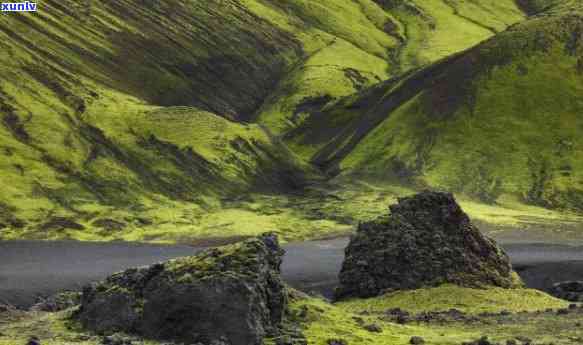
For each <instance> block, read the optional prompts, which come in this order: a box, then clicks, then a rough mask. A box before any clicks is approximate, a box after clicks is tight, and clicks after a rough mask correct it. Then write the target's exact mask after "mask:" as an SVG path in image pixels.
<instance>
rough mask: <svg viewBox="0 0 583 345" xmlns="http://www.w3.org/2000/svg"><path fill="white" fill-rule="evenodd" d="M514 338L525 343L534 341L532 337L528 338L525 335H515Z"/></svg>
mask: <svg viewBox="0 0 583 345" xmlns="http://www.w3.org/2000/svg"><path fill="white" fill-rule="evenodd" d="M514 339H516V340H518V341H520V342H521V343H523V344H531V343H532V339H530V338H527V337H523V336H518V337H514Z"/></svg>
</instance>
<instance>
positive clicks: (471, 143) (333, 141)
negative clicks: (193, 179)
mask: <svg viewBox="0 0 583 345" xmlns="http://www.w3.org/2000/svg"><path fill="white" fill-rule="evenodd" d="M581 32H583V7H582V6H581V5H580V4H579V3H578V2H575V1H573V2H570V1H566V2H564V3H562V4H561V5H559V6H556V7H553V8H552V9H550V10H548V11H546V12H544V13H542V14H539V15H537V16H534V17H532V18H531V19H529V20H527V21H526V22H524V23H522V24H519V25H515V26H513V27H512V28H510V29H509V30H507V31H505V32H503V33H501V34H499V35H497V36H495V37H494V38H492V39H490V40H488V41H487V42H485V43H483V44H480V45H479V46H477V47H475V48H472V49H470V50H468V51H467V52H464V53H461V54H457V55H454V56H452V57H449V58H446V59H444V60H442V61H439V62H437V63H435V64H433V65H431V66H428V67H426V68H423V69H421V70H419V71H418V72H414V73H409V74H406V75H404V76H403V77H401V78H398V79H394V80H389V81H387V82H384V83H382V84H379V85H378V86H376V87H373V88H370V89H368V90H366V91H364V92H362V93H361V94H360V95H357V96H353V97H349V98H346V99H344V100H342V101H340V102H338V103H337V104H336V105H335V106H333V107H329V108H327V109H324V110H323V111H321V112H317V116H314V120H313V121H312V122H310V123H306V125H305V126H303V127H302V128H299V129H298V130H296V131H294V132H292V133H290V134H288V138H287V140H288V142H289V143H290V144H291V145H292V147H293V148H294V149H296V150H297V152H300V153H302V154H303V155H305V156H307V157H312V159H313V161H314V162H315V163H317V164H319V165H321V166H325V167H327V168H328V169H329V170H330V171H337V172H338V171H341V172H343V173H345V174H358V175H361V176H363V175H364V176H366V177H368V178H375V179H381V180H385V181H387V180H388V181H393V182H401V183H403V182H404V183H407V184H411V185H413V186H417V187H423V186H433V187H440V188H445V189H449V190H453V191H455V192H463V193H465V194H468V195H471V196H474V197H477V198H479V199H481V200H483V201H486V202H494V201H496V200H497V199H498V198H499V197H501V196H504V195H510V196H512V197H515V198H518V199H519V200H522V201H525V202H527V203H531V204H536V205H542V206H545V207H558V208H570V209H581V207H582V206H581V205H583V175H582V174H583V166H582V165H581V162H582V158H583V141H582V140H581V136H580V132H581V130H582V129H583V118H581V116H580V114H581V113H582V112H583V103H582V101H581V97H580V95H581V94H582V92H583V68H582V66H583V49H582V47H583V45H582V44H583V36H581ZM324 128H326V129H327V130H322V129H324ZM338 133H339V134H338Z"/></svg>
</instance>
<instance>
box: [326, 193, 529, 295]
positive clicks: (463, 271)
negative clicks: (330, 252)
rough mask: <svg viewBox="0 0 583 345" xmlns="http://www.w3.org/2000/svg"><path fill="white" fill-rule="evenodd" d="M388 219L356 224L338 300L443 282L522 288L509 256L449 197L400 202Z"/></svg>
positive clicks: (423, 195)
mask: <svg viewBox="0 0 583 345" xmlns="http://www.w3.org/2000/svg"><path fill="white" fill-rule="evenodd" d="M390 210H391V214H390V216H385V217H381V218H379V219H377V220H375V221H372V222H369V223H363V224H360V225H359V227H358V231H357V233H356V235H354V236H353V237H352V239H351V240H350V243H349V245H348V247H347V248H346V258H345V261H344V263H343V266H342V271H341V273H340V286H339V288H338V289H337V291H336V297H337V298H339V299H342V298H347V297H371V296H377V295H380V294H382V293H385V292H390V291H394V290H403V289H416V288H420V287H423V286H435V285H439V284H442V283H454V284H458V285H460V286H466V287H478V286H484V285H492V286H500V287H505V288H510V287H515V286H517V285H520V279H519V278H518V276H517V275H516V274H515V273H514V271H513V270H512V267H511V265H510V261H509V259H508V257H507V255H506V254H505V253H504V252H503V251H502V249H500V248H499V247H498V246H497V245H496V243H495V242H494V241H493V240H491V239H489V238H488V237H486V236H484V235H483V234H482V233H480V231H479V230H478V229H477V228H476V227H475V226H474V225H473V224H472V223H471V221H470V219H469V217H468V216H467V215H466V214H465V213H464V212H463V210H462V209H461V207H460V206H459V205H458V204H457V202H456V201H455V199H454V197H453V195H452V194H448V193H438V192H423V193H420V194H417V195H415V196H412V197H407V198H402V199H399V202H398V203H397V204H396V205H392V206H391V207H390Z"/></svg>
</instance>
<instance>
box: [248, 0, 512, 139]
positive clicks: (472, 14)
mask: <svg viewBox="0 0 583 345" xmlns="http://www.w3.org/2000/svg"><path fill="white" fill-rule="evenodd" d="M245 3H246V4H248V5H249V7H250V8H251V9H252V10H253V11H254V13H256V14H258V15H260V16H262V17H264V18H266V19H267V20H269V21H270V22H272V23H275V24H276V25H278V26H279V27H280V28H282V29H284V30H289V31H292V32H295V33H297V37H298V38H299V39H300V40H301V41H302V42H303V43H304V47H305V52H306V57H305V58H304V59H303V60H301V61H298V62H297V63H296V64H294V65H293V66H292V67H291V70H290V72H289V73H288V74H287V75H286V77H285V78H284V79H282V80H281V82H280V83H279V84H278V86H277V88H276V89H275V91H274V93H272V94H271V95H270V96H269V97H268V98H267V99H266V101H265V102H264V104H263V106H262V107H261V108H260V109H259V110H258V112H257V113H256V121H258V122H260V123H262V124H264V125H266V126H267V127H269V128H270V129H271V130H272V131H273V132H274V133H276V134H285V133H287V132H289V131H291V130H293V129H295V128H296V127H298V126H301V125H302V123H304V121H307V120H309V119H310V118H311V117H312V116H313V115H314V114H317V113H318V112H319V111H320V110H321V109H323V108H326V107H327V106H330V105H332V104H334V102H335V100H337V99H338V98H341V97H342V96H347V95H350V94H352V93H354V92H358V91H360V90H362V89H364V88H366V87H368V86H371V85H372V84H374V83H376V82H378V81H379V79H383V80H384V79H386V78H388V77H391V76H396V75H398V74H400V73H402V72H404V71H407V70H409V69H411V68H416V67H419V66H422V65H424V64H427V63H430V62H433V61H436V60H437V59H440V58H443V57H445V56H447V55H449V54H452V53H455V52H459V51H461V50H464V49H466V48H469V47H471V46H473V45H475V44H477V43H479V42H480V41H482V40H484V39H486V38H488V37H490V36H492V35H494V34H495V33H496V32H499V31H502V30H504V29H505V28H506V27H508V26H509V25H511V24H514V23H516V22H518V21H520V20H522V19H523V18H524V13H523V12H522V11H521V10H520V9H519V8H518V7H517V5H516V3H515V2H514V1H510V0H505V1H498V2H494V1H489V0H480V1H474V2H471V3H469V2H465V1H441V0H425V1H407V2H395V3H394V4H393V5H392V6H389V5H388V4H386V3H384V2H380V1H373V0H359V1H355V2H345V1H329V2H326V3H321V2H317V1H307V0H302V1H294V2H289V3H286V4H271V3H268V2H266V1H260V2H258V3H253V4H252V2H251V1H250V0H247V1H246V2H245Z"/></svg>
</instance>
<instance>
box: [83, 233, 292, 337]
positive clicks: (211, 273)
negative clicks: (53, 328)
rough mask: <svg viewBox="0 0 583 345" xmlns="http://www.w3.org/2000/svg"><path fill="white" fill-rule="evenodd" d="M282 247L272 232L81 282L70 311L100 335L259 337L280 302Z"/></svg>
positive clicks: (271, 329)
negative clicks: (93, 281)
mask: <svg viewBox="0 0 583 345" xmlns="http://www.w3.org/2000/svg"><path fill="white" fill-rule="evenodd" d="M283 253H284V252H283V250H282V249H281V247H280V246H279V244H278V240H277V237H276V236H275V235H272V234H266V235H262V236H261V237H259V238H256V239H251V240H247V241H245V242H241V243H239V244H235V245H231V246H226V247H221V248H215V249H209V250H206V251H204V252H202V253H201V254H199V255H196V256H192V257H185V258H180V259H176V260H172V261H169V262H166V263H160V264H156V265H153V266H150V267H145V268H137V269H130V270H127V271H125V272H122V273H118V274H115V275H113V276H111V277H109V278H108V279H107V280H105V281H104V282H101V283H98V284H94V285H91V286H88V287H86V288H85V289H84V291H83V296H82V300H81V307H80V309H79V311H78V312H77V314H76V318H78V320H79V321H80V322H81V323H82V325H83V326H85V327H86V328H89V329H91V330H93V331H95V332H97V333H100V334H114V333H116V332H126V333H132V334H138V335H141V336H144V337H148V338H153V339H165V340H174V341H179V342H185V343H188V344H190V343H202V344H210V343H217V342H222V343H225V344H229V345H254V344H262V343H263V338H264V337H265V336H277V335H278V334H279V330H280V327H281V325H282V321H283V317H284V313H285V310H286V307H287V293H286V288H285V285H284V283H283V282H282V280H281V278H280V265H281V259H282V256H283Z"/></svg>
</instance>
